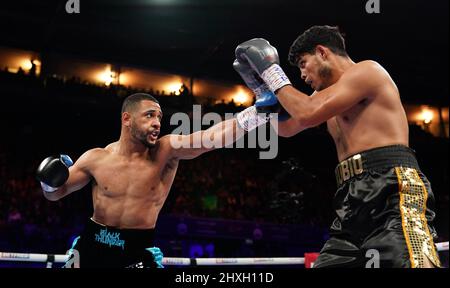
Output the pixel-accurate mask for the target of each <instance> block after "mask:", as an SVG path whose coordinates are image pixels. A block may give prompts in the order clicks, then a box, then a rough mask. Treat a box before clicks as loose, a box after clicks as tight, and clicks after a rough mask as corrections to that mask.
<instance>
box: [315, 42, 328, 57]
mask: <svg viewBox="0 0 450 288" xmlns="http://www.w3.org/2000/svg"><path fill="white" fill-rule="evenodd" d="M328 54H329V49H328V48H327V47H325V46H323V45H317V46H316V55H317V56H319V57H320V58H321V59H322V60H327V58H328Z"/></svg>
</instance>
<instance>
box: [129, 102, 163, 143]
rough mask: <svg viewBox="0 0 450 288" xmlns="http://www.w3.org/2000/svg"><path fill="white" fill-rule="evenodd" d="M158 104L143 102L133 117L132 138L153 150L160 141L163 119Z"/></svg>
mask: <svg viewBox="0 0 450 288" xmlns="http://www.w3.org/2000/svg"><path fill="white" fill-rule="evenodd" d="M162 115H163V114H162V111H161V107H160V106H159V104H158V103H156V102H153V101H150V100H143V101H141V103H140V106H139V108H138V109H136V111H134V113H133V114H132V117H131V136H132V137H133V138H135V139H136V140H138V141H140V142H141V143H142V144H144V145H145V146H147V147H149V148H153V147H154V146H155V144H156V140H157V139H158V136H159V133H160V129H161V119H162Z"/></svg>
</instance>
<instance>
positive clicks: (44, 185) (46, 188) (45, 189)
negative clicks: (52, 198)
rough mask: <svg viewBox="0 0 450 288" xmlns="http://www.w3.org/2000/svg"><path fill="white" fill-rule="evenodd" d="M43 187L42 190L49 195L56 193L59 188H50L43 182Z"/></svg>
mask: <svg viewBox="0 0 450 288" xmlns="http://www.w3.org/2000/svg"><path fill="white" fill-rule="evenodd" d="M41 187H42V190H44V191H45V192H48V193H51V192H55V191H56V190H58V188H55V187H52V186H48V185H47V184H45V183H44V182H41Z"/></svg>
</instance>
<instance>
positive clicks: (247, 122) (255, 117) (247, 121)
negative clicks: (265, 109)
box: [236, 106, 271, 131]
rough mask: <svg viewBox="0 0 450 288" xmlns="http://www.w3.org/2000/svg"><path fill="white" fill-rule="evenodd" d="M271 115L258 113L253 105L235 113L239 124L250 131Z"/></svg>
mask: <svg viewBox="0 0 450 288" xmlns="http://www.w3.org/2000/svg"><path fill="white" fill-rule="evenodd" d="M270 118H271V116H270V114H269V115H266V114H264V113H258V111H256V107H255V106H251V107H249V108H247V109H245V110H244V111H241V112H239V113H238V114H237V116H236V119H237V122H238V123H239V126H240V127H241V128H242V129H244V130H245V131H251V130H253V129H255V128H257V127H258V126H260V125H263V124H265V123H267V122H268V121H269V120H270Z"/></svg>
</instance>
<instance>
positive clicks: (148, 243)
mask: <svg viewBox="0 0 450 288" xmlns="http://www.w3.org/2000/svg"><path fill="white" fill-rule="evenodd" d="M153 240H154V230H153V229H117V228H114V227H109V226H104V225H101V224H98V223H96V222H94V221H93V220H92V219H89V221H87V223H86V225H85V228H84V231H83V232H82V233H81V235H80V236H79V237H77V238H75V240H74V241H73V245H72V248H71V249H70V250H69V255H70V257H69V260H68V261H67V263H66V264H65V265H64V267H66V268H69V267H81V268H100V267H101V268H126V267H130V268H134V267H149V268H156V263H155V262H154V257H153V255H152V253H150V252H149V251H147V250H146V248H149V247H152V245H153Z"/></svg>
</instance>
